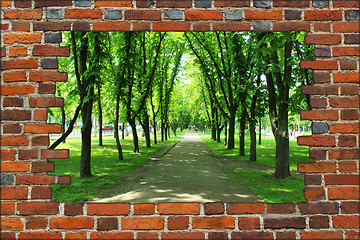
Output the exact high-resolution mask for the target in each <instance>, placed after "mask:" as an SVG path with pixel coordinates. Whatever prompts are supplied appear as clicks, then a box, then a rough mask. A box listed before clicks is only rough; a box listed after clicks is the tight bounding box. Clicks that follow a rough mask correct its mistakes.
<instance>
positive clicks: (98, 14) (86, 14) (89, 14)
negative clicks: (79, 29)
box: [65, 9, 103, 19]
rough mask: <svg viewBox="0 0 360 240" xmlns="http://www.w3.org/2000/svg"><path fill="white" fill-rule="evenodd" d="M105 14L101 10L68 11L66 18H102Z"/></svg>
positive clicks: (66, 11)
mask: <svg viewBox="0 0 360 240" xmlns="http://www.w3.org/2000/svg"><path fill="white" fill-rule="evenodd" d="M102 17H103V12H102V11H101V10H90V9H66V10H65V18H81V19H84V18H93V19H96V18H102Z"/></svg>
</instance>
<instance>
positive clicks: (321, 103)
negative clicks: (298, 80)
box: [310, 95, 327, 109]
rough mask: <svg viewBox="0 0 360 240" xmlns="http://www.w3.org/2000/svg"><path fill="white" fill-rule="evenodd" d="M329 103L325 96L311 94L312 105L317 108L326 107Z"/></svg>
mask: <svg viewBox="0 0 360 240" xmlns="http://www.w3.org/2000/svg"><path fill="white" fill-rule="evenodd" d="M326 105H327V102H326V98H324V97H315V96H311V95H310V106H311V107H312V108H313V109H315V108H325V107H326Z"/></svg>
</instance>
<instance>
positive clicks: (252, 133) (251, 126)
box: [249, 121, 256, 162]
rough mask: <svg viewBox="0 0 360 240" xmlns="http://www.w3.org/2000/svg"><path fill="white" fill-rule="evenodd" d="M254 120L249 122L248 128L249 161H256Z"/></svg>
mask: <svg viewBox="0 0 360 240" xmlns="http://www.w3.org/2000/svg"><path fill="white" fill-rule="evenodd" d="M255 127H256V124H255V121H251V123H250V124H249V130H250V162H255V161H256V131H255Z"/></svg>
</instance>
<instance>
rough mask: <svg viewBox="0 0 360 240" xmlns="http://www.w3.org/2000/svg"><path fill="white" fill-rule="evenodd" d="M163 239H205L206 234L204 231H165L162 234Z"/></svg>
mask: <svg viewBox="0 0 360 240" xmlns="http://www.w3.org/2000/svg"><path fill="white" fill-rule="evenodd" d="M161 239H164V240H177V239H192V240H197V239H205V234H204V233H202V232H164V233H162V234H161Z"/></svg>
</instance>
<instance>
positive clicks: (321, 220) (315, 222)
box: [309, 216, 329, 229]
mask: <svg viewBox="0 0 360 240" xmlns="http://www.w3.org/2000/svg"><path fill="white" fill-rule="evenodd" d="M309 226H310V228H313V229H321V228H329V217H328V216H313V217H310V218H309Z"/></svg>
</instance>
